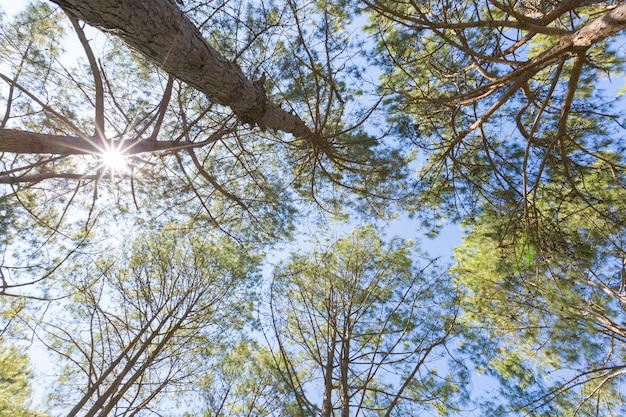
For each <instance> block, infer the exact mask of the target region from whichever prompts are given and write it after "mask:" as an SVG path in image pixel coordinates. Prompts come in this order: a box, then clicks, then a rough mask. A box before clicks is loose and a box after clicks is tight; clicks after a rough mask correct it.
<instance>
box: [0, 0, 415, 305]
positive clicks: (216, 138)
mask: <svg viewBox="0 0 626 417" xmlns="http://www.w3.org/2000/svg"><path fill="white" fill-rule="evenodd" d="M58 4H61V6H62V8H59V7H55V6H53V5H52V3H35V4H34V5H32V6H30V7H29V8H28V9H27V10H26V11H25V12H24V13H22V14H20V15H19V16H17V17H16V18H15V19H14V20H13V21H12V22H7V24H5V25H3V30H2V37H1V39H0V41H1V42H2V46H3V47H2V49H1V50H0V54H2V59H3V62H5V63H6V64H7V65H6V67H3V71H4V72H3V73H2V74H0V75H1V77H0V78H1V81H0V82H2V84H3V86H4V88H3V89H2V94H3V103H4V104H5V106H4V109H3V110H4V111H3V118H2V122H1V123H0V151H1V152H2V153H1V157H0V164H1V165H0V183H1V184H2V185H0V186H1V187H2V193H3V195H4V196H5V197H3V199H7V201H9V203H10V204H13V202H17V203H18V204H17V205H15V209H14V210H13V220H12V221H11V222H10V227H9V231H8V233H9V235H11V236H13V237H14V239H13V241H19V240H22V241H24V242H26V241H32V245H30V246H31V247H32V248H33V251H32V252H33V253H32V254H31V255H26V253H25V251H24V250H23V248H16V247H7V253H10V255H8V256H6V257H5V261H3V265H4V267H5V268H8V269H6V274H5V275H6V276H7V283H8V286H7V287H6V288H5V290H6V291H5V292H6V293H11V294H22V293H23V292H24V291H23V289H24V288H25V285H24V284H26V283H30V282H35V281H38V280H39V279H40V278H42V277H44V276H45V275H46V274H47V273H48V272H50V271H51V270H53V269H54V268H55V267H56V266H57V265H58V261H63V260H64V259H66V258H67V259H69V258H71V256H72V253H74V252H75V251H76V250H77V249H78V248H80V247H84V246H85V245H86V244H87V242H91V243H93V242H94V241H93V240H90V238H91V237H93V236H94V233H96V229H98V230H99V232H98V233H101V231H102V229H103V228H104V229H106V228H107V227H108V226H107V225H108V224H110V222H119V221H120V218H121V217H124V218H126V219H129V218H130V217H131V216H135V217H136V218H137V221H138V222H142V223H143V224H144V225H145V224H148V223H152V222H155V221H158V220H157V218H158V217H159V216H170V218H175V217H176V218H180V216H184V217H187V218H192V219H193V221H195V222H197V223H198V224H203V225H206V226H207V227H210V228H214V229H216V230H219V231H220V232H222V233H225V234H227V235H229V236H231V237H232V238H235V239H237V240H239V241H240V242H242V243H245V244H248V243H250V244H265V243H267V242H268V241H271V240H274V239H277V238H280V237H281V236H284V235H285V234H287V233H288V232H289V231H290V230H291V229H292V227H293V223H294V220H295V219H297V216H295V215H294V213H295V207H296V205H297V204H300V203H304V204H306V202H308V201H311V200H313V199H314V200H315V201H316V202H317V203H320V204H324V205H325V207H326V208H327V209H329V210H337V209H338V207H340V206H341V205H342V204H343V203H346V202H348V201H352V202H357V203H358V201H359V199H360V198H361V197H364V200H363V201H365V202H366V204H364V205H361V207H364V208H368V209H370V210H371V209H372V208H373V209H374V210H378V211H379V212H384V210H385V206H384V205H380V204H374V203H376V202H378V203H380V202H381V201H388V200H389V199H393V198H396V197H398V196H399V195H400V194H402V193H404V192H405V191H404V189H403V187H397V186H395V185H393V184H394V180H395V179H397V178H400V177H401V176H402V175H403V174H404V172H405V169H404V166H403V165H404V160H403V157H402V152H400V151H398V150H397V149H396V150H394V149H393V148H392V147H391V146H389V144H388V143H386V142H384V141H382V140H380V138H381V137H382V135H383V133H384V132H373V131H370V132H368V131H366V129H365V125H364V121H365V120H366V119H367V118H369V117H373V116H372V115H373V111H374V109H375V108H376V104H377V103H376V102H374V103H373V104H371V105H370V104H365V105H361V104H360V103H359V102H358V101H357V100H354V98H353V97H356V96H357V95H358V94H363V91H364V90H365V88H366V87H364V86H366V85H367V83H365V82H360V83H359V82H358V81H359V80H360V79H361V76H360V74H364V71H362V66H363V62H362V61H359V60H358V59H356V58H355V57H358V56H359V55H362V45H360V44H359V43H358V42H356V41H354V42H353V41H351V37H352V33H351V32H350V31H349V28H347V27H346V25H347V23H346V22H349V18H348V17H349V16H350V12H347V11H345V10H344V9H342V8H340V7H334V6H333V5H332V4H331V3H324V2H321V3H319V4H318V3H316V4H309V3H306V2H304V3H299V2H296V1H291V2H288V3H286V4H282V5H276V4H273V3H271V2H267V3H266V2H252V3H247V2H245V1H239V0H232V1H229V2H226V3H224V4H221V5H219V6H218V5H212V4H210V3H206V2H201V1H197V2H187V3H186V6H185V8H186V12H185V13H183V12H182V11H181V10H179V8H178V6H176V4H175V2H171V1H169V0H163V1H158V2H152V3H150V4H148V3H145V2H133V1H122V2H116V3H110V2H93V3H85V2H75V3H74V4H71V2H59V3H58ZM142 10H143V12H142ZM131 11H132V12H131ZM137 13H144V15H143V18H142V19H139V18H138V16H139V15H137ZM116 16H117V18H116ZM133 16H135V17H133ZM303 16H307V19H308V20H307V22H306V23H304V19H303ZM314 16H315V18H313V17H314ZM122 18H127V19H129V20H127V21H124V20H119V19H122ZM80 19H85V20H87V21H88V22H90V23H91V24H93V25H95V26H97V27H99V28H102V29H103V30H105V31H107V32H108V33H111V34H113V35H114V36H116V37H118V36H119V37H120V38H121V39H122V40H123V41H124V42H125V43H121V42H120V41H119V40H118V39H117V38H115V37H112V36H108V35H102V34H101V33H99V32H97V31H95V30H93V29H90V28H89V27H87V26H86V25H85V24H84V23H83V22H82V21H81V20H80ZM116 19H118V20H116ZM150 19H152V20H150ZM163 22H167V24H165V23H163ZM308 25H313V26H314V27H315V28H316V30H309V27H308ZM217 27H219V30H217ZM154 28H159V30H158V33H156V34H153V33H152V31H153V30H154ZM131 29H132V33H135V35H132V33H131ZM124 31H128V32H127V33H125V32H124ZM68 37H73V38H74V39H75V40H76V42H77V44H79V45H80V48H82V57H80V58H79V61H78V64H77V65H75V64H74V62H73V61H72V60H71V59H70V60H69V62H68V59H67V58H66V57H67V52H66V51H64V50H63V42H65V40H66V39H68ZM174 42H180V44H176V43H174ZM142 45H143V46H142ZM128 46H130V47H131V48H132V50H131V49H129V48H128ZM142 48H143V49H142ZM72 52H73V53H75V51H72ZM174 52H176V53H181V54H182V55H177V56H173V55H172V53H174ZM346 74H348V75H346ZM244 75H245V76H244ZM263 79H264V81H263ZM348 81H349V82H348ZM220 89H221V90H220ZM279 101H280V103H281V106H282V107H283V108H284V110H283V109H282V108H281V107H280V106H279V105H278V104H275V103H278V102H279ZM297 114H302V116H296V115H297ZM305 121H306V123H305ZM252 125H258V126H259V128H250V127H251V126H252ZM281 129H282V131H281ZM285 132H291V133H289V134H287V133H285ZM294 135H295V136H294ZM109 151H119V152H121V153H122V154H124V156H125V158H126V161H125V167H121V168H120V167H119V166H118V167H117V168H115V167H113V166H109V165H107V163H106V160H105V158H104V154H106V153H108V152H109ZM355 196H360V197H358V198H355ZM340 202H341V204H340ZM42 203H43V204H42ZM114 206H117V207H116V208H114ZM157 213H160V214H159V215H157ZM79 219H80V220H79ZM127 221H129V222H132V221H131V220H127ZM164 221H167V220H164ZM26 224H29V225H31V226H30V227H34V228H37V230H38V232H37V233H31V230H28V229H26V228H23V227H21V225H26ZM41 247H46V248H47V249H48V250H47V251H40V250H39V249H38V248H41ZM50 253H54V255H55V256H52V257H48V258H45V257H44V258H45V259H42V254H50ZM57 255H58V256H57ZM20 256H25V257H27V258H30V259H32V260H31V261H29V262H28V264H27V268H24V266H25V265H24V262H22V261H21V260H20V262H18V261H15V262H13V260H17V259H19V258H20ZM18 272H19V273H18ZM40 295H41V294H38V296H40Z"/></svg>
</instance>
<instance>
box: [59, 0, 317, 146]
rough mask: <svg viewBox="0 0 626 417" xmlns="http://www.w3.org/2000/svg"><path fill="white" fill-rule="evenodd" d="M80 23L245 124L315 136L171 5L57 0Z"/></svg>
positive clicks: (166, 1) (165, 1)
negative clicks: (104, 34) (115, 39)
mask: <svg viewBox="0 0 626 417" xmlns="http://www.w3.org/2000/svg"><path fill="white" fill-rule="evenodd" d="M52 1H53V2H54V3H56V4H58V5H60V6H61V7H63V8H64V9H65V10H66V11H68V12H69V13H71V14H73V15H75V16H76V17H77V18H78V19H80V20H83V21H85V22H86V23H88V24H90V25H93V26H95V27H97V28H99V29H100V30H103V31H105V32H107V33H110V34H112V35H114V36H116V37H118V38H120V39H121V40H123V41H124V42H125V43H126V44H127V45H128V46H129V47H131V48H132V49H133V50H135V51H137V52H139V53H140V54H142V55H144V56H145V57H146V58H148V59H150V60H151V61H153V62H155V63H156V64H157V65H158V66H159V67H160V68H161V69H162V70H163V71H166V72H168V73H170V74H172V75H174V76H175V77H176V78H178V79H180V80H182V81H184V82H186V83H187V84H189V85H190V86H192V87H193V88H195V89H197V90H198V91H200V92H202V93H204V94H205V95H206V96H207V97H208V98H209V99H210V100H211V101H213V102H215V103H218V104H221V105H224V106H228V107H230V108H231V109H232V110H233V112H234V113H235V114H236V115H237V116H238V117H239V119H240V120H241V121H242V122H244V123H251V124H257V125H259V126H260V127H261V128H262V129H264V128H269V129H274V130H279V131H283V132H286V133H291V134H293V135H294V136H296V137H299V138H303V139H312V138H313V137H314V135H313V133H312V132H311V130H310V129H309V128H308V127H307V126H306V124H305V123H304V122H303V121H302V120H301V119H300V118H299V117H298V116H295V115H293V114H291V113H289V112H287V111H285V110H283V109H281V108H280V107H279V106H278V105H276V104H274V103H271V102H270V101H269V100H268V98H267V95H266V93H265V90H264V88H263V85H262V82H258V81H257V82H255V81H252V80H249V79H247V78H246V76H245V74H244V73H243V71H242V70H241V68H239V66H238V65H236V64H235V63H233V62H230V61H229V60H228V59H226V58H225V57H223V56H222V55H221V54H220V53H219V52H218V51H217V50H215V49H214V48H212V47H211V46H210V45H209V44H208V43H207V42H206V41H205V39H204V37H203V36H202V34H201V33H200V31H199V30H198V28H197V27H196V26H195V25H194V24H193V23H192V22H191V21H190V20H189V19H187V17H186V16H185V14H184V13H183V12H182V11H181V10H180V9H179V8H178V7H177V6H176V5H175V4H174V2H173V1H171V0H150V1H144V0H52Z"/></svg>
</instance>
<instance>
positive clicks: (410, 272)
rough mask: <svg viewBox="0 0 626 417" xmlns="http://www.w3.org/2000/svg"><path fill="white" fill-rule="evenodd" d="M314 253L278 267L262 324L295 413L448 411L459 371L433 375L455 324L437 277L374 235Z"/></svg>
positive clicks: (405, 246)
mask: <svg viewBox="0 0 626 417" xmlns="http://www.w3.org/2000/svg"><path fill="white" fill-rule="evenodd" d="M319 246H320V247H316V248H314V249H312V250H311V252H309V253H294V254H292V255H291V256H290V258H289V259H288V260H287V261H286V262H285V263H282V264H280V265H278V266H277V268H276V270H275V272H274V279H273V282H272V286H271V305H270V306H269V309H270V311H269V313H268V314H269V316H270V317H269V318H268V319H267V323H265V332H266V334H268V339H269V340H271V341H272V342H273V345H274V348H273V355H274V358H275V361H276V366H278V368H279V370H280V373H281V376H282V378H283V380H284V381H285V383H286V384H288V386H289V387H290V389H291V390H292V392H293V394H294V395H295V397H296V400H297V404H298V407H299V409H300V411H299V412H298V413H297V414H299V415H321V416H323V417H328V416H333V415H341V416H344V417H347V416H351V415H372V416H401V415H416V414H418V413H420V412H421V411H424V410H431V411H432V410H437V411H438V412H440V413H442V414H447V413H452V412H454V410H455V409H456V408H455V405H458V403H456V402H455V400H458V399H459V398H462V396H461V395H460V394H463V383H462V382H461V380H462V377H463V372H464V369H457V370H451V371H450V373H449V374H447V375H443V374H440V373H439V372H438V365H439V366H441V365H442V364H444V363H445V357H446V346H447V345H448V344H449V343H451V340H452V338H451V336H450V335H451V332H452V330H453V329H454V327H455V322H456V306H455V305H454V292H453V291H452V288H451V287H450V286H449V285H447V282H446V280H445V279H444V278H443V277H442V275H441V274H440V273H438V272H437V271H435V270H434V269H433V267H432V265H430V263H429V262H427V263H426V265H419V261H418V259H417V254H416V253H415V252H414V251H413V248H412V247H411V244H409V243H408V242H405V241H402V240H393V241H391V242H389V243H385V242H384V241H383V240H382V239H381V238H380V237H378V236H377V234H376V232H375V231H374V230H373V229H372V228H363V229H356V230H354V231H353V232H352V233H351V234H349V235H347V236H346V237H343V238H341V239H338V240H337V241H335V242H332V243H327V244H324V245H319ZM456 371H459V372H460V374H456V373H455V372H456ZM457 378H458V379H457ZM457 396H458V397H457ZM418 410H421V411H418Z"/></svg>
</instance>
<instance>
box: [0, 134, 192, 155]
mask: <svg viewBox="0 0 626 417" xmlns="http://www.w3.org/2000/svg"><path fill="white" fill-rule="evenodd" d="M196 146H200V145H199V144H195V143H188V142H169V141H154V140H131V139H127V140H110V141H100V140H97V139H96V138H81V137H78V136H57V135H48V134H44V133H34V132H26V131H22V130H15V129H0V152H12V153H17V154H57V155H80V154H98V153H102V152H103V151H104V150H106V149H111V148H115V149H120V150H123V151H124V153H125V154H126V155H135V154H139V153H144V152H158V151H169V150H178V149H185V148H189V147H196Z"/></svg>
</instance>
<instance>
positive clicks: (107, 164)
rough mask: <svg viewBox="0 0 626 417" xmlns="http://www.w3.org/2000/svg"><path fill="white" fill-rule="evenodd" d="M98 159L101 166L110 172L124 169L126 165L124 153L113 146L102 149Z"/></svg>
mask: <svg viewBox="0 0 626 417" xmlns="http://www.w3.org/2000/svg"><path fill="white" fill-rule="evenodd" d="M100 161H101V162H100V163H101V166H102V167H103V168H105V169H106V170H108V171H111V172H112V173H114V172H119V171H124V170H126V168H127V167H128V164H127V161H126V155H124V153H123V152H122V151H121V150H119V149H115V148H111V149H105V150H104V151H102V153H101V154H100Z"/></svg>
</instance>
